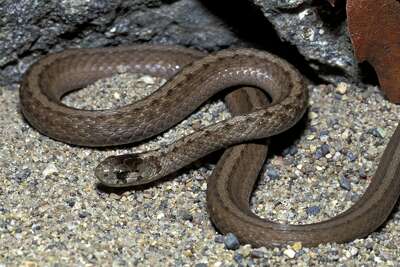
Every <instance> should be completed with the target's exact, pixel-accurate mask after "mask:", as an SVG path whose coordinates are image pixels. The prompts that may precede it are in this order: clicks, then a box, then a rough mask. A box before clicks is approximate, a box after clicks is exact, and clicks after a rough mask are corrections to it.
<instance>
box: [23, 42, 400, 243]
mask: <svg viewBox="0 0 400 267" xmlns="http://www.w3.org/2000/svg"><path fill="white" fill-rule="evenodd" d="M121 71H122V72H138V73H143V74H149V75H154V76H159V77H164V78H167V79H169V81H168V82H167V83H166V84H165V85H163V86H162V87H161V88H160V89H159V90H158V91H156V92H155V93H153V94H152V95H150V96H148V97H146V98H144V99H143V100H140V101H138V102H136V103H133V104H130V105H127V106H124V107H121V108H118V109H113V110H98V111H89V110H77V109H74V108H71V107H67V106H65V105H63V104H62V103H61V101H60V99H61V98H62V96H63V95H65V94H66V93H68V92H70V91H72V90H76V89H79V88H82V87H84V86H86V85H88V84H90V83H92V82H94V81H96V80H97V79H99V78H104V77H109V76H111V75H113V74H116V73H120V72H121ZM232 87H242V88H241V89H240V90H237V91H233V92H231V93H229V94H228V95H227V97H226V100H227V103H228V106H229V108H230V110H231V111H232V113H233V114H234V116H233V117H232V118H231V119H228V120H225V121H223V122H220V123H217V124H214V125H211V126H209V127H207V128H205V129H202V130H200V131H198V132H195V133H193V134H191V135H189V136H186V137H184V138H182V139H180V140H178V141H177V142H176V143H174V144H172V145H170V146H169V147H168V148H167V151H166V152H158V151H149V152H145V153H142V154H136V155H120V156H112V157H109V158H107V159H105V160H104V161H103V162H102V163H100V164H99V166H98V167H97V168H96V170H95V173H96V176H97V177H98V178H99V179H100V181H101V182H102V183H103V184H105V185H108V186H111V187H126V186H136V185H140V184H145V183H149V182H152V181H154V180H157V179H160V178H161V177H163V176H166V175H168V174H170V173H173V172H175V171H177V170H178V169H180V168H182V167H184V166H186V165H188V164H190V163H192V162H193V161H195V160H197V159H199V158H201V157H203V156H205V155H207V154H209V153H211V152H213V151H216V150H219V149H222V148H227V147H229V148H227V149H226V150H225V153H224V154H223V156H222V158H221V159H220V161H219V162H218V164H217V167H216V169H215V170H214V172H213V174H212V176H211V177H210V178H209V179H208V190H207V205H208V210H209V213H210V217H211V219H212V221H213V222H214V223H215V225H216V226H217V228H218V229H219V230H220V231H222V232H223V233H227V232H233V233H235V234H236V236H237V237H238V238H239V240H240V241H241V242H244V243H250V244H252V245H255V246H279V245H283V244H288V243H291V242H296V241H300V242H302V243H303V244H304V245H307V246H313V245H317V244H320V243H326V242H346V241H350V240H353V239H355V238H360V237H364V236H366V235H368V234H369V233H370V232H372V231H374V230H375V229H376V228H378V227H379V226H380V225H381V224H382V223H383V222H384V221H385V220H386V218H387V217H388V216H389V214H390V212H391V210H392V209H393V207H394V205H395V203H396V201H397V199H398V197H399V192H400V180H399V179H398V175H399V171H400V168H399V166H400V164H399V161H400V146H399V140H400V128H398V129H397V130H396V132H395V133H394V135H393V137H392V138H391V140H390V143H389V145H388V146H387V148H386V150H385V152H384V154H383V156H382V159H381V161H380V164H379V167H378V169H377V171H376V174H375V176H374V178H373V180H372V181H371V183H370V185H369V187H368V188H367V190H366V192H365V194H364V195H363V196H362V198H361V199H360V200H359V201H358V202H357V203H356V204H355V205H354V206H353V207H351V208H350V209H349V210H347V211H345V212H344V213H342V214H339V215H338V216H336V217H334V218H331V219H329V220H327V221H323V222H320V223H314V224H308V225H284V224H277V223H273V222H270V221H267V220H264V219H261V218H259V217H258V216H256V215H255V214H253V213H252V212H251V210H250V207H249V198H250V195H251V192H252V190H253V186H254V184H255V182H256V179H257V175H258V172H259V171H260V169H261V166H262V164H263V162H264V160H265V157H266V153H267V145H266V143H265V142H260V141H258V140H260V139H262V138H267V137H270V136H273V135H276V134H279V133H281V132H283V131H285V130H286V129H288V128H290V127H292V126H293V125H294V124H295V123H296V122H297V121H298V120H299V119H300V118H301V117H302V116H303V114H304V112H305V110H306V102H307V97H308V96H307V90H306V86H305V82H304V81H303V78H302V76H301V75H300V74H299V73H298V72H297V71H296V70H295V69H294V68H293V67H292V66H291V65H289V64H288V63H287V62H286V61H284V60H282V59H280V58H277V57H276V56H273V55H271V54H268V53H266V52H262V51H257V50H253V49H227V50H223V51H220V52H217V53H214V54H210V55H205V54H203V53H200V52H198V51H195V50H191V49H187V48H181V47H167V46H153V45H151V46H147V45H137V46H130V47H119V48H100V49H75V50H74V49H73V50H67V51H64V52H61V53H55V54H51V55H48V56H46V57H45V58H43V59H41V60H40V61H38V62H37V63H35V64H33V65H32V66H31V67H30V69H29V70H28V71H27V73H26V74H25V76H24V79H23V82H22V86H21V90H20V101H21V110H22V112H23V114H24V116H25V117H26V119H27V120H28V121H29V122H30V124H31V125H32V126H33V127H35V128H36V129H37V130H38V131H40V132H41V133H43V134H45V135H47V136H50V137H51V138H54V139H56V140H60V141H62V142H66V143H70V144H77V145H82V146H113V145H121V144H127V143H132V142H137V141H141V140H144V139H148V138H150V137H152V136H155V135H157V134H159V133H161V132H163V131H165V130H166V129H168V128H170V127H172V126H174V125H175V124H177V123H178V122H180V121H181V120H183V119H184V118H185V117H186V116H188V114H190V113H191V112H193V111H194V110H195V109H197V108H198V107H199V106H200V105H201V104H203V103H204V102H205V101H206V100H207V99H209V98H210V97H211V96H213V95H215V94H216V93H218V92H220V91H223V90H226V89H227V88H232ZM247 87H256V88H259V89H261V90H263V91H264V92H265V93H267V94H268V95H269V96H270V98H271V102H270V103H268V104H267V102H268V101H267V100H268V99H267V97H266V96H265V94H263V93H260V91H259V90H256V89H252V88H247Z"/></svg>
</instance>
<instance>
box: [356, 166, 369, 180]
mask: <svg viewBox="0 0 400 267" xmlns="http://www.w3.org/2000/svg"><path fill="white" fill-rule="evenodd" d="M358 173H359V175H360V178H361V179H365V178H367V172H366V171H365V167H364V166H362V167H361V168H360V170H359V172H358Z"/></svg>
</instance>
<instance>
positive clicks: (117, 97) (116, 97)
mask: <svg viewBox="0 0 400 267" xmlns="http://www.w3.org/2000/svg"><path fill="white" fill-rule="evenodd" d="M113 97H114V99H117V100H118V99H121V95H120V94H119V93H114V94H113Z"/></svg>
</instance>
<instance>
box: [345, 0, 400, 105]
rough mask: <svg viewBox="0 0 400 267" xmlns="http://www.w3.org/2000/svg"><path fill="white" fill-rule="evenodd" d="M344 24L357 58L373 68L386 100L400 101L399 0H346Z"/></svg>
mask: <svg viewBox="0 0 400 267" xmlns="http://www.w3.org/2000/svg"><path fill="white" fill-rule="evenodd" d="M347 24H348V27H349V32H350V37H351V40H352V43H353V47H354V50H355V53H356V57H357V59H358V60H359V61H364V60H367V61H368V62H369V63H370V64H371V65H372V66H373V67H374V69H375V71H376V72H377V75H378V78H379V82H380V84H381V87H382V89H383V91H384V92H385V94H386V96H387V97H388V99H389V100H390V101H391V102H394V103H400V2H399V1H398V0H347Z"/></svg>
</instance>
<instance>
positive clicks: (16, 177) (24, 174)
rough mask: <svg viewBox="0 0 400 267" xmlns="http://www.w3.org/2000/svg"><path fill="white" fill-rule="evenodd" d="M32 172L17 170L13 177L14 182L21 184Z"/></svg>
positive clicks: (26, 169)
mask: <svg viewBox="0 0 400 267" xmlns="http://www.w3.org/2000/svg"><path fill="white" fill-rule="evenodd" d="M31 173H32V171H31V170H30V169H28V168H25V169H22V170H18V171H17V173H16V174H15V175H14V180H16V181H17V182H19V183H20V182H22V181H24V180H26V179H27V178H28V177H29V176H31Z"/></svg>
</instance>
